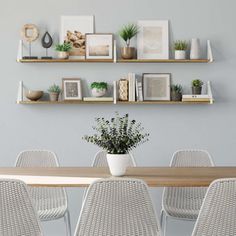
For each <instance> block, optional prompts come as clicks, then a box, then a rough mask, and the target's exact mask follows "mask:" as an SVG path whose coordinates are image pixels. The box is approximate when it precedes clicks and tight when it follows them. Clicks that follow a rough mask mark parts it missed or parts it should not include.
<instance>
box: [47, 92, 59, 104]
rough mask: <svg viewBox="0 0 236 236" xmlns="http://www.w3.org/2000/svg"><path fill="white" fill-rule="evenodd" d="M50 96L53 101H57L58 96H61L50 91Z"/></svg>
mask: <svg viewBox="0 0 236 236" xmlns="http://www.w3.org/2000/svg"><path fill="white" fill-rule="evenodd" d="M49 98H50V101H51V102H57V101H58V98H59V93H53V92H50V93H49Z"/></svg>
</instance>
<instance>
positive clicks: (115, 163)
mask: <svg viewBox="0 0 236 236" xmlns="http://www.w3.org/2000/svg"><path fill="white" fill-rule="evenodd" d="M96 122H97V126H96V127H93V129H94V130H95V131H96V134H94V135H93V136H87V135H86V136H84V139H85V140H86V141H87V142H89V143H93V144H95V145H97V146H99V147H100V148H102V149H103V150H105V151H106V152H107V161H108V165H109V169H110V172H111V174H112V175H113V176H122V175H124V174H125V171H126V168H127V166H128V163H129V152H130V151H131V150H133V149H134V148H136V147H137V146H139V145H140V144H143V143H144V142H146V141H148V136H149V134H147V133H143V127H142V126H141V123H137V122H136V121H135V120H130V119H129V115H128V114H126V115H124V116H120V115H119V114H118V113H116V116H115V118H111V120H106V119H104V118H96Z"/></svg>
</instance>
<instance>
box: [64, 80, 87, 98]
mask: <svg viewBox="0 0 236 236" xmlns="http://www.w3.org/2000/svg"><path fill="white" fill-rule="evenodd" d="M62 89H63V92H64V100H70V101H71V100H82V89H81V80H80V79H63V80H62Z"/></svg>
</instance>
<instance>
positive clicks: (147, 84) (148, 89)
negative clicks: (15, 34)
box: [143, 73, 171, 101]
mask: <svg viewBox="0 0 236 236" xmlns="http://www.w3.org/2000/svg"><path fill="white" fill-rule="evenodd" d="M170 77H171V74H160V73H153V74H151V73H150V74H148V73H145V74H143V92H144V94H143V96H144V101H170Z"/></svg>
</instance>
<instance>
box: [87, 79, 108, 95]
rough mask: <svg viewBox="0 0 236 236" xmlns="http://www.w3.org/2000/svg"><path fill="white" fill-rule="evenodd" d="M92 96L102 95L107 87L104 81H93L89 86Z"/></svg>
mask: <svg viewBox="0 0 236 236" xmlns="http://www.w3.org/2000/svg"><path fill="white" fill-rule="evenodd" d="M90 88H91V92H92V96H93V97H103V96H104V95H105V94H106V92H107V89H108V84H107V83H106V82H93V83H92V84H91V86H90Z"/></svg>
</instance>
